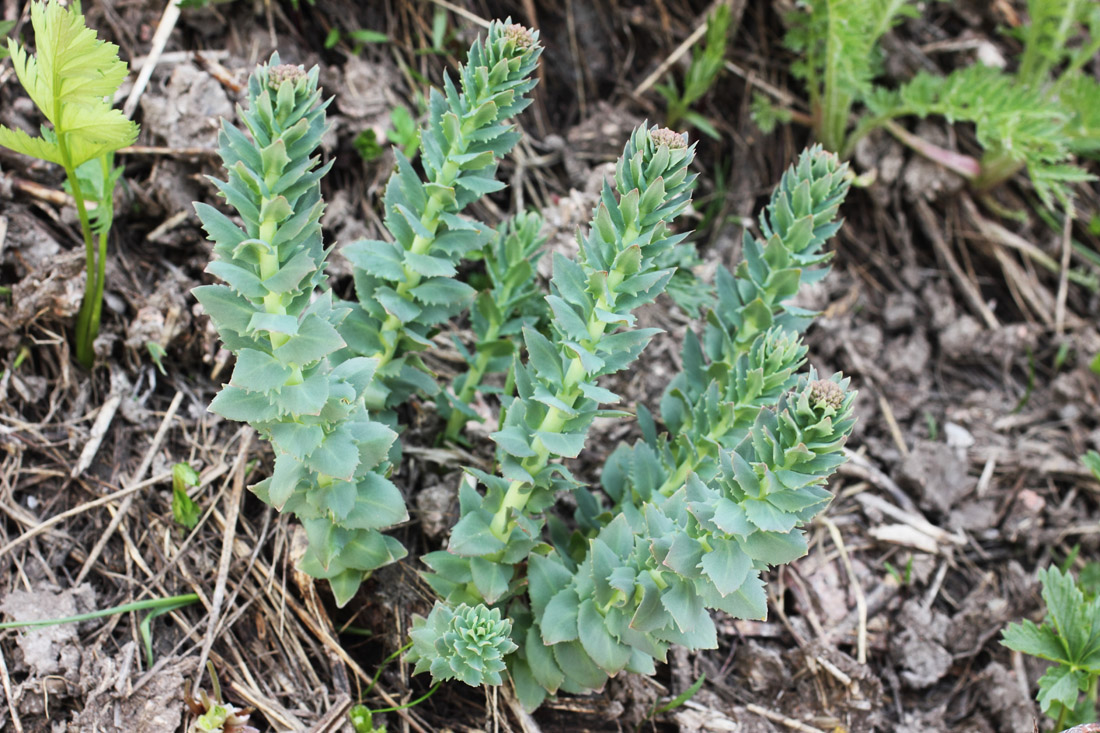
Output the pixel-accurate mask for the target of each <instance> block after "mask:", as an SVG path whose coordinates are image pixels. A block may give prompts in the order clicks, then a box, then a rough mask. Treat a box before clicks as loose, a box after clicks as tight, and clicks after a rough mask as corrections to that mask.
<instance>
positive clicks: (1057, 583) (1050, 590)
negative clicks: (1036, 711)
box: [1001, 567, 1100, 731]
mask: <svg viewBox="0 0 1100 733" xmlns="http://www.w3.org/2000/svg"><path fill="white" fill-rule="evenodd" d="M1039 582H1040V583H1041V585H1042V589H1043V591H1042V594H1043V600H1044V601H1045V602H1046V607H1047V608H1046V610H1047V613H1046V617H1045V618H1044V619H1043V623H1042V624H1039V625H1036V624H1035V623H1033V622H1031V621H1029V620H1026V619H1025V620H1024V621H1023V622H1022V623H1018V624H1009V626H1008V628H1006V629H1005V630H1004V632H1003V638H1002V639H1001V643H1002V644H1004V645H1005V646H1007V647H1008V648H1009V649H1013V650H1015V651H1018V652H1022V653H1024V654H1030V655H1031V656H1034V657H1038V658H1039V659H1045V660H1047V661H1049V662H1054V664H1053V665H1051V666H1050V667H1048V668H1047V671H1046V673H1045V674H1044V675H1043V676H1042V678H1041V679H1040V680H1039V694H1038V700H1039V707H1040V708H1041V709H1042V711H1043V712H1044V713H1045V714H1046V715H1048V716H1049V717H1050V718H1051V719H1052V720H1053V721H1054V730H1056V731H1061V730H1064V729H1065V728H1067V727H1072V726H1076V725H1081V724H1083V723H1090V722H1092V721H1094V720H1096V712H1097V710H1096V701H1097V698H1096V691H1097V680H1098V679H1100V598H1095V597H1093V598H1088V599H1086V597H1085V594H1084V592H1083V591H1082V590H1081V588H1080V587H1078V585H1077V583H1076V582H1075V581H1074V579H1073V576H1072V575H1071V574H1070V573H1068V572H1063V571H1062V570H1059V569H1058V568H1056V567H1051V568H1047V569H1045V570H1040V571H1039Z"/></svg>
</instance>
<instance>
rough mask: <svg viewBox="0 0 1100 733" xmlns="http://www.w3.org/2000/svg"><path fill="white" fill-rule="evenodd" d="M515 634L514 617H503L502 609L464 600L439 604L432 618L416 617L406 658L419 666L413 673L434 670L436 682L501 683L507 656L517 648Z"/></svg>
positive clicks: (474, 684)
mask: <svg viewBox="0 0 1100 733" xmlns="http://www.w3.org/2000/svg"><path fill="white" fill-rule="evenodd" d="M511 633H512V620H511V619H502V618H501V616H500V609H499V608H494V609H492V610H490V609H489V608H488V607H487V606H484V605H482V604H478V605H477V606H467V605H466V604H465V603H463V604H462V605H460V606H458V607H457V608H454V609H451V608H449V607H447V606H445V605H443V604H441V603H436V604H435V607H434V608H432V612H431V613H430V614H428V618H424V617H422V616H417V617H415V618H414V619H413V629H412V631H411V632H410V633H409V637H410V638H411V639H412V649H410V650H409V652H408V654H407V655H406V659H407V660H408V661H410V662H413V663H415V665H416V666H415V667H414V668H413V674H419V673H421V672H426V671H430V672H431V673H432V679H433V680H435V681H436V682H442V681H444V680H450V679H457V680H461V681H463V682H465V683H466V684H468V685H470V686H471V687H477V686H479V685H484V684H488V685H499V684H501V683H502V681H503V680H502V679H501V676H500V673H501V672H503V671H504V666H505V665H504V656H505V655H507V654H511V653H512V652H514V651H515V650H516V645H515V644H514V643H513V642H512V639H511V638H510V636H509V635H510V634H511Z"/></svg>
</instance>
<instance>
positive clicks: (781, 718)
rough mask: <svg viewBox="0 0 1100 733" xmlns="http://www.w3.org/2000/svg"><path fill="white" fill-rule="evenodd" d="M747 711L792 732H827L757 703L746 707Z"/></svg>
mask: <svg viewBox="0 0 1100 733" xmlns="http://www.w3.org/2000/svg"><path fill="white" fill-rule="evenodd" d="M745 709H747V710H748V711H749V712H751V713H756V714H757V715H759V716H761V717H764V718H767V719H768V720H770V721H772V722H773V723H779V724H780V725H785V726H787V727H788V728H790V729H791V730H797V731H799V733H825V731H823V730H821V729H820V728H815V727H813V726H812V725H806V724H805V723H803V722H801V721H799V720H795V719H794V718H788V717H787V716H786V715H782V714H780V713H777V712H774V711H772V710H768V709H767V708H762V707H760V706H759V705H757V704H756V703H749V704H748V705H746V706H745Z"/></svg>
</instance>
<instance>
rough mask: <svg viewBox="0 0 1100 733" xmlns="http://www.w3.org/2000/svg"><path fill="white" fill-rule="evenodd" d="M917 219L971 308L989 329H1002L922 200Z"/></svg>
mask: <svg viewBox="0 0 1100 733" xmlns="http://www.w3.org/2000/svg"><path fill="white" fill-rule="evenodd" d="M916 207H917V218H918V219H919V220H920V222H921V224H922V225H923V228H924V231H925V233H926V234H927V235H928V238H929V239H931V240H932V246H933V247H935V249H936V253H937V254H938V255H939V256H940V257H942V258H943V260H944V262H945V263H946V264H947V269H948V271H949V272H950V273H951V277H952V279H954V281H955V284H956V285H958V286H959V289H960V290H962V292H963V295H965V296H966V299H967V301H969V303H970V305H971V307H972V308H973V309H974V310H975V311H976V312H977V313H978V315H980V316H981V317H982V320H983V321H985V325H986V327H987V328H991V329H997V328H1000V327H1001V324H1000V322H999V321H998V320H997V317H996V316H995V315H993V311H991V310H990V309H989V306H988V305H986V304H985V301H984V300H982V294H981V292H979V291H978V288H977V286H975V285H974V283H972V282H971V281H970V280H969V278H967V276H966V273H965V272H963V269H962V267H960V266H959V262H958V260H957V259H955V255H954V254H952V253H951V248H950V247H949V246H948V244H947V242H946V241H945V240H944V238H943V234H942V232H940V230H939V225H938V224H937V223H936V216H935V214H934V213H933V212H932V209H931V207H929V206H928V204H927V203H926V202H925V201H923V200H922V199H917V200H916Z"/></svg>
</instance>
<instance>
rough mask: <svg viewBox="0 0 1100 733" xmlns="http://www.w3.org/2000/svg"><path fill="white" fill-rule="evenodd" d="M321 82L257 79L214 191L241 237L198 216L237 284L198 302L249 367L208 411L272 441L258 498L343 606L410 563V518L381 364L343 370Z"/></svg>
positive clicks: (211, 288)
mask: <svg viewBox="0 0 1100 733" xmlns="http://www.w3.org/2000/svg"><path fill="white" fill-rule="evenodd" d="M317 73H318V71H317V69H316V68H314V69H313V70H312V71H310V72H309V73H308V74H307V73H306V72H305V71H303V70H302V69H301V68H299V67H297V66H290V65H284V64H280V63H279V58H278V56H274V57H273V58H272V60H271V63H270V64H267V65H265V66H263V67H261V68H260V69H258V70H257V71H256V72H255V73H254V74H253V75H252V77H251V78H250V79H249V83H248V102H247V108H245V109H240V110H238V115H239V117H240V118H241V121H242V122H243V123H244V124H245V126H246V127H247V129H248V133H249V135H245V133H243V132H242V131H240V130H238V129H237V128H236V127H234V126H233V125H230V124H228V123H223V125H222V131H221V134H220V136H219V141H220V148H219V152H220V154H221V157H222V162H223V164H224V165H225V168H226V170H227V172H228V176H229V177H228V180H226V181H220V180H215V181H214V183H215V185H216V186H217V187H218V190H219V192H220V193H221V195H222V196H223V197H224V198H225V200H226V202H227V203H228V204H229V205H230V206H232V207H233V209H235V210H236V212H237V215H238V216H239V217H240V219H241V220H242V223H243V226H239V225H238V224H236V223H234V222H233V221H232V220H230V219H229V218H228V217H227V216H225V215H224V214H222V213H221V212H219V211H218V210H217V209H215V208H214V207H212V206H209V205H207V204H202V203H197V204H196V205H195V209H196V211H197V212H198V215H199V218H200V219H201V220H202V223H203V227H204V228H205V229H206V231H207V233H208V234H209V236H210V239H211V240H212V241H213V242H214V260H213V261H212V262H211V263H210V265H209V266H208V268H207V271H208V272H210V273H211V274H212V275H214V276H216V277H218V278H219V279H221V280H222V281H223V282H224V283H225V284H224V285H204V286H202V287H199V288H196V289H195V291H194V293H195V297H196V298H198V300H199V302H200V303H202V305H203V307H204V308H205V309H206V312H207V313H208V314H209V315H210V317H211V320H212V321H213V323H214V326H215V327H216V328H217V330H218V335H219V336H220V337H221V339H222V341H223V342H224V343H225V345H226V346H227V347H228V348H229V349H230V350H232V351H233V352H234V354H236V357H237V363H236V366H235V367H234V369H233V375H232V377H231V378H230V381H229V384H228V385H226V386H225V387H224V388H223V389H222V391H221V392H219V393H218V395H217V396H216V397H215V398H214V401H213V402H212V403H211V405H210V409H211V410H213V411H214V412H216V413H218V414H219V415H222V416H223V417H226V418H229V419H232V420H240V421H246V422H249V423H251V424H252V425H253V426H255V427H256V429H257V430H259V431H260V433H261V434H263V435H264V436H265V437H266V438H267V439H268V440H270V441H271V443H272V446H273V447H274V449H275V454H276V455H275V468H274V471H273V472H272V475H271V476H270V477H269V478H267V479H264V480H263V481H262V482H260V483H259V484H257V485H256V486H254V487H253V490H254V491H255V492H256V494H257V495H258V496H259V497H260V498H262V499H263V500H264V501H266V502H268V503H269V504H272V505H273V506H275V507H276V508H277V509H279V510H281V511H287V512H292V513H293V514H295V515H296V516H298V518H299V519H301V520H302V524H303V526H304V527H305V530H306V533H307V534H308V536H309V552H308V553H307V554H306V556H305V558H304V560H303V561H302V569H303V570H304V571H306V572H307V573H309V574H311V575H313V576H315V577H320V578H327V579H328V580H329V582H330V584H331V585H332V589H333V593H334V594H335V596H336V599H337V602H338V603H339V604H341V605H343V604H344V603H346V602H347V601H348V600H349V599H350V598H351V597H352V596H353V595H354V594H355V591H356V589H357V588H358V587H359V584H360V582H361V581H362V579H363V577H364V574H365V573H367V572H369V571H371V570H374V569H375V568H378V567H380V566H382V565H385V564H387V563H390V562H393V561H394V560H396V559H398V558H400V557H402V556H404V555H405V550H404V548H403V547H401V544H400V543H399V542H398V541H397V540H395V539H394V538H392V537H389V536H386V535H383V534H381V533H380V532H379V531H378V530H379V529H382V528H385V527H389V526H391V525H393V524H395V523H397V522H401V521H404V520H405V519H406V518H407V517H408V513H407V512H406V510H405V503H404V499H403V498H402V496H401V492H400V491H398V489H397V488H396V487H395V486H394V485H393V483H392V482H391V481H390V480H389V479H388V478H387V473H388V470H389V467H390V466H389V462H388V455H389V451H390V447H391V446H392V445H393V443H394V441H395V440H396V438H397V435H396V433H394V432H393V430H391V429H390V428H389V427H386V426H385V425H383V424H381V423H379V422H377V421H376V420H374V419H372V418H371V417H370V415H369V414H368V413H367V410H366V408H365V406H364V404H363V400H364V395H365V393H366V392H367V390H368V389H369V387H370V385H371V382H372V380H373V379H374V374H375V370H376V368H377V362H376V361H375V360H372V359H367V358H365V357H353V358H349V359H345V360H343V361H337V360H336V359H335V358H334V356H335V355H336V354H337V352H340V351H341V350H342V349H344V347H345V344H344V341H343V339H342V338H341V337H340V334H339V333H338V331H337V327H338V326H339V325H340V324H341V322H342V321H343V319H344V318H346V317H347V314H348V311H349V309H348V308H347V307H344V306H343V305H342V304H340V303H338V302H334V300H333V297H332V292H331V291H330V290H327V289H325V288H324V286H325V275H324V269H323V268H324V262H325V258H326V256H327V254H328V251H327V250H326V248H325V246H324V243H323V242H322V238H321V223H320V220H321V214H322V212H323V210H324V202H323V201H322V199H321V187H320V181H321V177H322V176H323V175H324V174H325V173H326V172H327V171H328V169H329V168H330V167H331V165H332V163H331V161H330V162H329V163H327V164H324V165H322V164H321V162H320V157H319V155H317V152H318V147H319V146H320V143H321V136H322V135H323V134H324V131H325V107H326V106H327V102H325V103H322V102H321V93H320V91H319V90H318V89H317Z"/></svg>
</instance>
